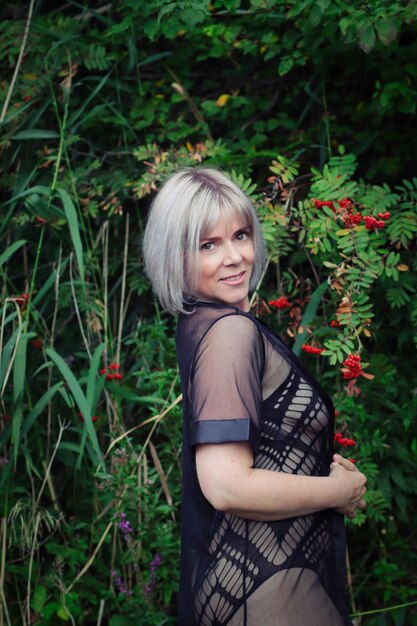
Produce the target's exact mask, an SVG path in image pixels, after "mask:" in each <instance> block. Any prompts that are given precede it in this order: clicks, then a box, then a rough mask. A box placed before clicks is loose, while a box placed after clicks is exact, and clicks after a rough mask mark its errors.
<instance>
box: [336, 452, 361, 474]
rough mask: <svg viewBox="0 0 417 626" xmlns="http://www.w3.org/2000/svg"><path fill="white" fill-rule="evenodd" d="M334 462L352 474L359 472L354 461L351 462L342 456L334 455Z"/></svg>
mask: <svg viewBox="0 0 417 626" xmlns="http://www.w3.org/2000/svg"><path fill="white" fill-rule="evenodd" d="M333 461H334V462H335V463H338V464H339V465H341V466H342V467H344V468H345V469H347V470H349V471H350V472H359V470H358V468H357V467H356V465H355V464H354V463H352V461H349V459H345V458H344V457H343V456H341V455H340V454H334V455H333Z"/></svg>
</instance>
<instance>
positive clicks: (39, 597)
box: [30, 585, 48, 613]
mask: <svg viewBox="0 0 417 626" xmlns="http://www.w3.org/2000/svg"><path fill="white" fill-rule="evenodd" d="M47 597H48V592H47V591H46V588H45V587H44V586H43V585H39V587H37V588H36V590H35V593H34V594H33V596H32V601H31V603H30V606H31V607H32V609H33V610H34V611H35V613H39V612H40V610H41V608H42V607H43V605H44V604H45V602H46V598H47Z"/></svg>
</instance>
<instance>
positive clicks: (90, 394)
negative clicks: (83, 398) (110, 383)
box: [87, 343, 106, 412]
mask: <svg viewBox="0 0 417 626" xmlns="http://www.w3.org/2000/svg"><path fill="white" fill-rule="evenodd" d="M105 347H106V344H105V343H101V344H100V345H98V346H97V348H96V350H95V352H94V354H93V358H92V359H91V363H90V369H89V370H88V380H87V402H88V406H89V407H90V408H91V412H94V410H95V406H94V391H95V388H96V386H97V385H100V387H101V389H102V388H103V384H104V382H103V380H102V379H101V378H100V379H99V378H98V370H99V367H100V359H101V356H102V354H103V351H104V348H105ZM101 389H100V390H101Z"/></svg>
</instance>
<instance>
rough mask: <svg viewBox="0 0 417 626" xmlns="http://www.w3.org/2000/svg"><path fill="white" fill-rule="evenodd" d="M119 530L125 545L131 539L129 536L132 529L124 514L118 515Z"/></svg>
mask: <svg viewBox="0 0 417 626" xmlns="http://www.w3.org/2000/svg"><path fill="white" fill-rule="evenodd" d="M119 528H120V530H121V533H122V535H123V538H124V540H125V541H126V543H129V541H130V539H131V537H130V535H131V533H132V532H133V528H132V527H131V525H130V522H129V520H128V519H127V516H126V513H120V521H119Z"/></svg>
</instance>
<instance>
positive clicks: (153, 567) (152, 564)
mask: <svg viewBox="0 0 417 626" xmlns="http://www.w3.org/2000/svg"><path fill="white" fill-rule="evenodd" d="M161 563H162V556H161V555H160V554H155V556H154V557H153V559H152V561H151V562H150V565H149V569H150V570H151V572H152V573H154V572H156V570H157V569H158V567H159V566H160V565H161Z"/></svg>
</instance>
